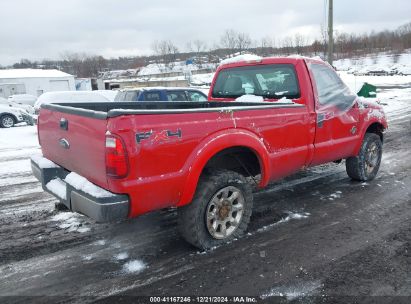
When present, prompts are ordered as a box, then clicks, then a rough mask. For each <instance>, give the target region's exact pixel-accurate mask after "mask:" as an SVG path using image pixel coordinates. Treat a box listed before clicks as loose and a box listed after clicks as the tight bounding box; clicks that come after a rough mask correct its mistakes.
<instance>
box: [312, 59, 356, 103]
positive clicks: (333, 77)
mask: <svg viewBox="0 0 411 304" xmlns="http://www.w3.org/2000/svg"><path fill="white" fill-rule="evenodd" d="M310 69H311V71H312V73H313V75H314V80H315V85H316V87H317V92H318V101H319V103H320V105H335V106H338V107H339V108H348V107H350V106H351V105H352V104H353V102H354V100H355V99H356V96H355V95H354V94H352V93H351V91H350V89H349V88H348V87H347V86H346V85H345V84H344V82H343V81H342V80H341V79H340V77H339V76H338V75H337V73H336V72H335V71H334V70H332V69H331V68H329V67H328V66H326V65H323V64H315V63H314V64H311V65H310Z"/></svg>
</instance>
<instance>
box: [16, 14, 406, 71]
mask: <svg viewBox="0 0 411 304" xmlns="http://www.w3.org/2000/svg"><path fill="white" fill-rule="evenodd" d="M320 32H321V35H320V36H321V38H320V39H316V40H314V41H309V39H308V38H307V37H305V36H303V35H301V34H296V35H294V36H287V37H285V38H282V39H275V38H274V37H264V38H262V39H260V40H259V41H257V40H253V39H252V38H251V36H250V35H249V34H247V33H242V32H237V31H235V30H226V31H225V32H224V33H223V34H222V35H221V36H220V39H219V41H218V42H214V44H213V45H208V44H207V43H206V42H205V41H201V40H194V41H190V42H188V43H187V45H186V46H185V47H183V48H181V49H180V48H179V47H177V46H176V44H175V43H173V42H172V41H171V40H164V41H155V42H154V43H153V44H152V53H153V54H152V55H151V56H135V57H119V58H114V59H113V58H111V59H107V58H104V57H102V56H97V55H89V54H85V53H70V52H65V53H63V54H62V55H61V56H60V58H59V59H58V60H43V61H40V62H37V61H34V62H33V61H30V60H28V59H22V60H21V61H20V62H19V63H15V64H13V66H12V67H13V68H43V69H51V68H53V69H59V70H62V71H64V72H67V73H69V74H72V75H75V76H77V77H98V76H99V75H100V74H101V73H102V72H104V71H107V70H125V69H135V68H139V67H143V66H146V65H147V64H149V63H162V64H165V65H167V66H169V65H172V64H173V62H175V61H182V60H187V59H193V61H194V63H195V64H198V65H202V64H204V63H218V62H219V60H220V59H221V58H225V57H227V56H229V55H232V54H235V53H244V52H252V53H255V54H257V55H260V56H273V55H274V56H287V55H290V54H299V55H303V56H304V55H306V56H322V57H323V58H325V56H326V51H327V32H326V31H325V30H321V31H320ZM334 45H335V46H334V50H335V53H334V56H335V59H341V58H352V57H358V56H365V55H369V54H373V53H378V52H391V53H392V54H393V55H394V57H393V58H394V60H397V59H398V57H399V56H398V55H399V54H401V53H403V52H404V51H405V50H406V49H411V22H410V23H407V24H404V25H402V26H400V27H399V28H398V29H396V30H392V31H389V30H386V31H382V32H371V33H368V34H365V33H364V34H348V33H340V32H337V31H336V32H335V34H334ZM395 55H397V56H395Z"/></svg>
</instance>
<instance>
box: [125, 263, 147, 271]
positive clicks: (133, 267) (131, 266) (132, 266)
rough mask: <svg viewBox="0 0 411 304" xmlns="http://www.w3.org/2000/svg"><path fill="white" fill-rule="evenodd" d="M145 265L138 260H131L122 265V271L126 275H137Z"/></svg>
mask: <svg viewBox="0 0 411 304" xmlns="http://www.w3.org/2000/svg"><path fill="white" fill-rule="evenodd" d="M146 267H147V266H146V264H144V262H143V261H140V260H132V261H129V262H127V263H125V264H124V265H123V271H124V272H126V273H139V272H141V271H143V270H144V269H145V268H146Z"/></svg>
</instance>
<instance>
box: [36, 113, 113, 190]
mask: <svg viewBox="0 0 411 304" xmlns="http://www.w3.org/2000/svg"><path fill="white" fill-rule="evenodd" d="M106 127H107V120H106V119H98V118H92V117H86V116H80V115H76V114H69V113H62V112H58V111H56V110H50V109H41V111H40V115H39V121H38V130H39V140H40V145H41V149H42V152H43V155H44V157H46V158H48V159H49V160H52V161H53V162H55V163H56V164H59V165H60V166H62V167H63V168H65V169H67V170H69V171H74V172H76V173H78V174H80V175H82V176H84V177H85V178H87V179H88V180H89V181H91V182H93V183H95V184H97V185H99V186H100V187H103V188H107V179H106V166H105V134H106Z"/></svg>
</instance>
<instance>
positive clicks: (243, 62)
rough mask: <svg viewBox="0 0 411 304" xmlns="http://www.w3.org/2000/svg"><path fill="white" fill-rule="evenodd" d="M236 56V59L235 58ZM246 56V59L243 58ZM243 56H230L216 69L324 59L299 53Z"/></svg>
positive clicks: (320, 61) (319, 61) (320, 60)
mask: <svg viewBox="0 0 411 304" xmlns="http://www.w3.org/2000/svg"><path fill="white" fill-rule="evenodd" d="M236 58H238V60H236ZM244 58H246V59H244ZM248 58H249V59H247V57H243V56H237V57H234V58H232V60H230V61H228V63H224V62H223V64H221V65H220V66H219V67H218V69H222V68H232V67H240V66H247V65H250V66H252V65H256V64H261V65H265V64H297V63H298V62H300V61H305V62H307V61H309V62H317V63H324V61H323V60H322V59H321V58H320V57H314V58H310V57H304V56H299V55H292V56H288V57H258V56H253V57H248Z"/></svg>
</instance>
